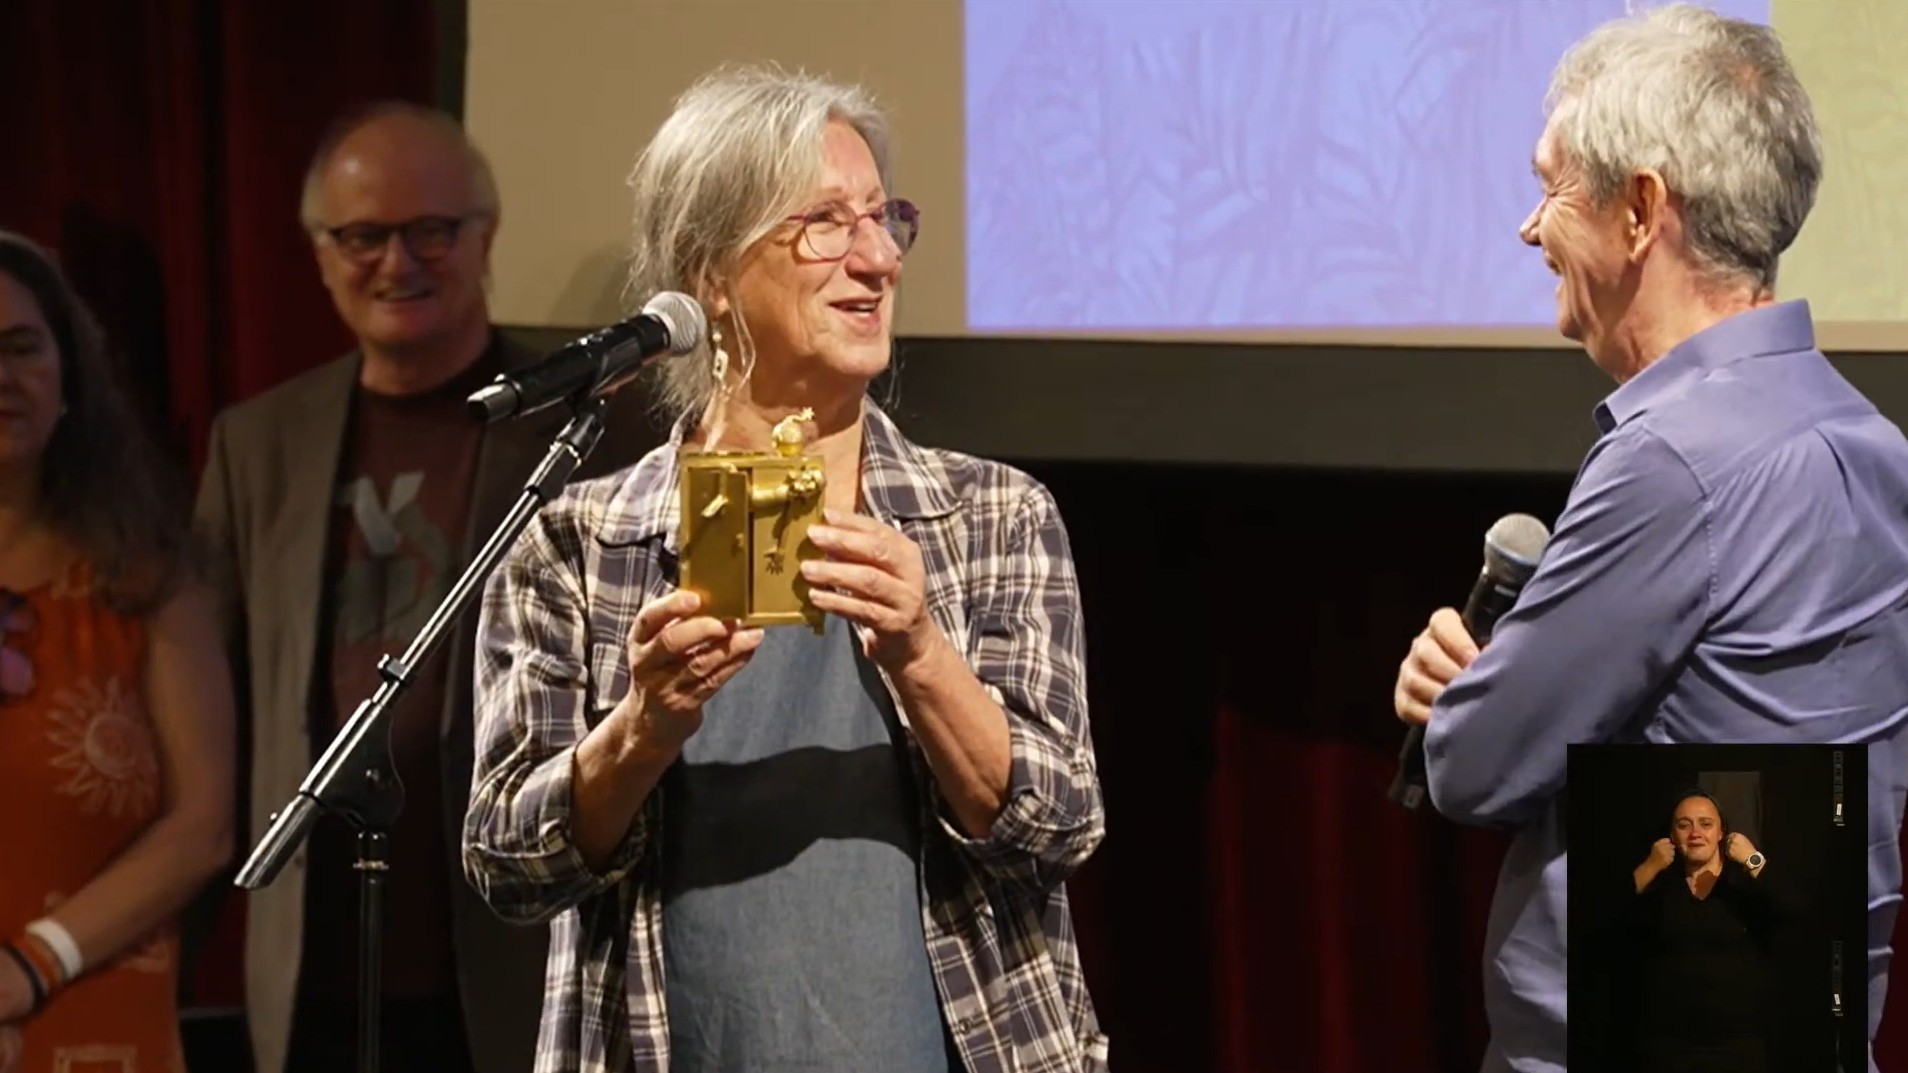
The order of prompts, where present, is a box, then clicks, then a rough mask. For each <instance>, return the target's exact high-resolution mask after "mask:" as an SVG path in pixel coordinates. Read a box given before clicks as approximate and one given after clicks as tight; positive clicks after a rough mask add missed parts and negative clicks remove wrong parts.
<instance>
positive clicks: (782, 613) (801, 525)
mask: <svg viewBox="0 0 1908 1073" xmlns="http://www.w3.org/2000/svg"><path fill="white" fill-rule="evenodd" d="M814 419H815V412H814V411H813V410H808V409H804V410H802V411H800V412H799V413H794V414H790V415H789V416H787V417H785V418H783V419H782V420H780V421H778V422H776V424H775V428H774V430H773V432H772V433H771V439H772V441H773V442H774V444H775V450H774V453H772V454H760V453H755V452H750V451H708V452H702V453H695V454H687V453H685V454H682V455H679V456H678V458H679V461H680V463H681V481H680V484H681V495H682V533H681V537H682V539H681V541H680V546H681V548H682V577H681V587H682V588H684V589H687V590H689V591H690V592H694V593H696V594H697V595H699V596H701V597H702V609H701V613H702V614H705V615H713V616H715V617H717V618H723V619H736V620H739V621H740V622H741V623H742V624H743V625H744V626H792V625H798V624H801V623H807V624H808V626H809V628H811V629H813V630H814V631H815V632H816V633H821V632H822V629H823V620H822V613H821V612H820V611H819V610H817V609H816V607H815V605H814V604H813V603H812V602H810V601H809V599H808V582H807V581H805V580H803V578H802V572H801V569H800V564H801V563H802V562H804V561H806V560H809V559H816V558H820V557H821V551H820V549H818V548H816V547H815V545H814V543H813V542H811V541H810V540H809V539H808V527H809V526H811V525H813V524H815V523H816V522H818V521H820V520H821V513H822V488H823V485H824V481H823V475H822V464H821V459H819V458H815V457H813V456H810V455H804V454H803V453H802V448H803V447H804V446H806V441H807V433H806V431H805V430H804V428H803V426H804V425H806V424H807V423H808V422H810V421H813V420H814Z"/></svg>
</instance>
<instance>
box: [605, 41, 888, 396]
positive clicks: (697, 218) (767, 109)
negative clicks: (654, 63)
mask: <svg viewBox="0 0 1908 1073" xmlns="http://www.w3.org/2000/svg"><path fill="white" fill-rule="evenodd" d="M837 120H838V121H840V122H843V123H846V124H848V125H849V126H850V127H853V128H854V130H855V131H856V132H857V133H859V134H860V135H861V137H862V138H863V140H865V141H866V142H867V143H868V148H869V150H870V151H871V152H872V153H873V154H874V160H875V167H876V169H877V170H878V171H879V172H880V175H881V181H882V184H883V185H884V186H891V185H892V184H891V182H890V177H889V171H888V167H889V133H888V129H889V128H888V117H887V113H886V112H885V111H883V110H882V108H881V107H880V106H879V105H878V104H877V103H876V102H875V100H874V97H873V96H872V95H871V94H869V93H868V92H867V91H866V90H864V89H862V88H861V87H859V86H852V85H843V84H839V83H834V82H829V81H826V80H824V79H821V78H818V77H815V76H813V75H809V74H806V73H803V72H791V71H787V70H784V69H782V68H780V67H777V66H772V65H732V66H725V67H721V68H718V69H717V70H716V71H714V72H712V73H711V74H708V75H706V76H704V77H703V78H702V79H700V80H698V81H697V82H696V83H695V84H694V85H693V86H691V87H690V88H689V89H688V90H687V91H685V92H684V93H683V94H682V96H680V97H678V98H677V99H676V105H675V110H674V111H673V112H671V113H670V116H669V118H668V119H666V120H664V122H663V125H662V126H661V127H660V128H659V129H658V130H657V131H656V135H655V137H654V138H652V139H650V142H649V145H648V146H647V147H646V148H644V149H643V151H642V154H641V155H640V156H638V157H637V158H636V165H635V167H634V168H633V169H632V170H631V171H630V175H629V187H630V190H631V192H632V193H633V194H634V195H635V212H634V218H633V220H632V222H631V228H630V251H629V280H628V284H627V286H626V288H625V290H624V296H625V298H626V299H629V300H632V301H634V302H635V303H637V304H641V303H642V302H644V301H647V300H648V298H649V297H650V296H651V295H653V294H655V293H656V292H657V291H663V290H677V291H682V292H684V293H686V294H688V295H690V296H692V297H694V298H695V299H696V300H697V301H699V302H702V303H703V304H704V306H708V305H709V304H710V303H711V301H712V300H713V297H714V295H715V293H716V291H717V290H718V289H719V288H725V287H731V286H732V284H733V282H734V275H735V270H736V266H737V265H738V264H739V263H740V261H741V259H742V255H743V254H744V253H745V252H746V251H747V250H748V249H749V247H750V246H753V245H754V244H755V243H756V242H757V241H759V240H760V239H761V238H762V237H763V236H765V235H767V234H768V233H769V232H770V231H772V230H774V229H775V227H776V226H778V225H779V224H780V223H781V222H782V220H783V219H784V218H785V217H788V216H790V215H793V214H794V213H796V212H799V211H801V209H802V208H804V207H805V206H804V205H803V201H804V200H805V199H806V198H807V197H808V196H809V193H810V191H811V190H813V189H814V187H815V184H816V183H817V182H818V181H820V178H821V171H822V138H823V135H824V132H825V131H826V130H827V127H828V124H829V123H830V122H832V121H837ZM712 319H713V318H712ZM729 323H730V326H731V328H732V332H731V335H730V336H729V338H727V339H725V340H724V345H725V347H726V348H727V349H728V350H729V352H730V354H731V355H732V356H733V357H734V358H735V360H736V361H737V362H739V363H740V367H741V368H742V369H743V370H747V369H749V368H751V367H752V366H753V364H754V360H755V347H754V343H753V341H752V340H751V339H750V338H749V331H748V326H747V325H746V324H743V323H742V322H741V319H740V318H739V317H733V316H731V317H730V318H729ZM712 355H713V350H712V349H711V345H710V344H709V343H707V342H705V343H704V344H703V346H702V347H701V348H699V349H698V351H697V352H696V353H695V354H692V355H689V356H688V357H686V358H685V359H682V360H677V361H669V362H658V363H656V364H655V365H653V366H652V368H654V369H657V370H659V371H658V372H657V373H656V374H655V376H656V393H655V398H656V400H657V405H658V407H659V408H660V409H661V410H662V411H663V412H664V414H665V415H666V416H667V417H668V418H670V419H671V420H674V419H676V418H679V417H681V416H682V415H684V414H687V413H692V412H695V411H699V410H701V409H702V408H703V407H705V406H706V405H707V404H708V401H709V398H710V396H711V395H713V394H714V392H715V387H716V385H715V380H714V378H713V377H712V376H711V375H710V358H711V357H712Z"/></svg>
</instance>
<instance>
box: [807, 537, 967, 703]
mask: <svg viewBox="0 0 1908 1073" xmlns="http://www.w3.org/2000/svg"><path fill="white" fill-rule="evenodd" d="M824 517H825V518H826V519H827V521H826V523H825V524H821V525H815V526H811V527H810V528H809V530H808V538H809V539H810V540H813V541H814V542H815V546H816V547H818V548H820V549H821V550H822V552H823V553H824V554H826V555H827V556H828V558H826V559H811V560H809V561H808V562H805V563H803V564H802V577H803V578H805V579H806V580H807V581H808V583H809V586H810V593H809V596H810V598H811V599H812V600H814V602H815V606H816V607H817V608H819V609H821V610H823V611H826V612H829V613H830V614H835V615H840V616H841V617H842V618H845V619H847V620H848V621H850V622H854V623H858V624H860V625H862V626H865V627H867V628H868V631H869V637H868V639H867V645H866V650H867V653H868V657H869V658H870V659H872V660H874V661H875V662H876V663H878V664H880V665H881V667H882V668H883V669H884V670H886V671H888V672H889V673H890V674H894V673H898V672H899V671H901V670H902V669H903V668H906V667H908V666H909V665H911V664H912V663H914V661H915V660H917V659H920V658H921V657H922V656H924V655H926V654H927V653H928V652H929V651H930V650H931V649H932V648H933V645H934V641H935V639H936V637H937V636H938V631H937V630H936V628H935V626H934V620H933V619H932V618H931V617H929V616H928V613H927V573H926V570H925V569H924V568H923V566H922V564H921V549H920V548H919V547H917V546H916V545H915V543H914V541H912V540H909V539H908V538H907V537H906V536H905V535H903V534H902V533H901V531H900V530H898V529H895V528H893V527H891V526H888V525H885V524H883V523H882V522H880V521H877V520H876V519H874V518H870V517H868V516H867V515H863V514H848V513H845V512H842V511H838V510H829V511H826V512H825V513H824Z"/></svg>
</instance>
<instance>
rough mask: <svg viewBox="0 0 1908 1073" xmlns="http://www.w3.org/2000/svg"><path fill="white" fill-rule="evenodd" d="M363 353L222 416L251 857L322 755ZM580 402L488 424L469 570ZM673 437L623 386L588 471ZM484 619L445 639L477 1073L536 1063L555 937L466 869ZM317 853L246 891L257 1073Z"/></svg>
mask: <svg viewBox="0 0 1908 1073" xmlns="http://www.w3.org/2000/svg"><path fill="white" fill-rule="evenodd" d="M502 346H503V358H504V367H505V368H517V367H519V366H521V365H522V364H525V363H527V362H530V361H534V360H535V359H536V358H537V357H538V356H539V355H537V354H535V353H534V352H532V351H529V350H528V349H526V348H524V347H522V346H521V345H518V344H516V343H514V342H511V341H509V340H507V339H506V340H505V341H504V342H503V343H502ZM358 366H359V357H358V355H357V354H355V353H354V354H351V355H348V356H346V357H344V358H341V359H339V360H337V361H334V362H331V363H329V364H327V365H324V366H321V367H319V368H317V369H314V370H312V371H310V372H308V373H305V374H303V375H301V376H298V377H296V378H294V379H292V380H290V381H288V382H286V383H284V384H281V385H279V386H278V387H276V388H274V389H272V390H271V391H268V392H266V393H265V394H263V395H260V396H259V397H257V398H255V399H251V400H249V401H247V402H244V403H241V404H239V405H237V406H234V407H232V408H230V409H229V410H227V411H225V412H224V413H222V414H220V415H219V417H218V419H217V420H216V421H215V422H214V423H213V426H212V439H211V447H210V451H209V454H208V458H207V462H206V468H205V472H204V476H203V477H202V478H201V483H200V488H199V501H198V510H197V519H198V523H199V526H200V528H201V530H202V531H203V533H204V535H205V537H206V538H207V540H208V542H209V544H210V545H211V549H212V552H213V554H214V556H215V563H214V566H215V570H216V572H217V573H219V574H220V575H221V581H222V583H223V584H222V587H223V589H224V591H225V593H226V597H227V600H226V610H227V618H226V626H227V636H228V638H229V640H230V643H231V645H232V662H233V668H234V674H235V683H234V686H235V694H236V696H237V697H238V699H239V704H240V710H241V712H242V713H243V714H244V720H243V721H244V723H245V725H246V726H247V728H248V731H249V733H248V735H247V736H248V738H249V741H250V792H249V804H247V803H244V802H242V803H241V809H242V810H243V811H245V812H247V813H248V814H249V821H250V822H249V827H250V839H249V841H248V842H247V843H246V844H245V845H243V846H242V847H241V848H240V853H239V860H240V861H243V860H244V859H245V857H246V856H248V855H249V854H250V853H251V849H252V846H254V845H256V844H257V842H258V840H259V838H261V837H262V836H263V835H264V833H265V829H266V827H267V825H268V824H269V823H270V821H271V816H272V813H273V812H275V811H277V810H279V809H280V808H283V807H284V805H285V804H286V803H287V802H289V801H290V800H291V799H292V797H293V795H295V794H296V793H297V791H298V785H299V783H300V782H301V781H302V780H303V779H304V777H305V774H306V772H307V771H309V770H310V768H311V766H312V763H313V760H314V759H315V753H314V752H313V742H312V739H311V733H310V729H309V726H310V718H309V715H310V711H311V705H312V699H313V672H314V666H313V665H314V663H315V661H316V658H317V653H318V630H319V628H320V627H319V622H318V616H319V613H320V612H319V608H320V602H321V601H320V594H321V592H322V591H323V583H324V579H323V576H322V574H323V570H324V562H325V541H326V537H327V534H328V533H329V531H330V528H331V527H330V525H329V513H330V509H331V500H332V494H333V489H332V485H333V482H334V480H335V479H336V476H335V475H336V471H337V467H338V463H339V455H340V453H341V452H342V450H343V447H344V436H345V431H346V430H345V423H346V420H347V418H348V416H349V412H350V403H351V397H352V392H353V389H354V387H355V385H356V383H357V379H358ZM568 416H569V413H568V410H567V409H566V408H564V407H561V406H558V407H552V408H550V409H549V410H545V411H543V412H542V413H539V414H536V415H533V416H531V417H527V418H520V419H517V420H514V421H509V422H504V423H500V424H498V425H494V426H492V427H490V428H489V429H487V430H486V431H485V433H484V437H483V442H482V446H481V447H480V448H479V453H478V461H477V476H476V483H475V487H474V488H473V489H472V496H471V509H470V517H469V523H468V527H467V529H466V532H465V534H464V544H463V554H462V556H461V557H460V558H459V560H458V569H460V570H461V569H462V568H463V566H464V564H466V563H468V562H469V559H470V556H471V554H472V553H473V552H475V550H476V549H477V548H478V547H479V546H480V544H481V543H482V541H483V540H484V539H485V538H487V537H488V536H489V535H490V534H491V533H492V532H493V531H494V530H495V528H496V527H497V525H498V523H499V522H501V521H502V520H503V517H504V515H505V514H506V513H507V512H508V511H509V509H510V508H511V507H512V506H513V505H514V504H515V503H516V500H517V498H518V496H519V495H520V494H521V493H522V491H523V485H524V483H525V479H526V478H527V477H528V476H529V475H530V472H531V471H532V470H533V469H535V468H536V466H537V463H538V462H540V461H541V460H542V459H543V457H544V453H545V451H546V450H547V448H548V447H549V444H550V442H551V440H552V439H553V438H554V437H555V435H556V433H557V430H558V429H560V428H561V427H562V425H563V423H564V421H565V420H567V418H568ZM660 439H661V437H660V436H659V435H658V434H657V433H656V432H654V431H653V430H652V427H651V425H650V423H649V422H648V421H647V420H646V415H645V414H644V413H643V412H642V399H641V397H640V395H639V393H638V391H636V390H634V389H632V390H627V391H624V392H621V393H619V395H618V396H617V398H616V399H615V400H614V402H613V404H612V406H611V408H610V414H609V418H608V421H607V424H606V431H605V433H604V435H603V438H602V440H601V441H600V442H599V443H598V444H597V446H596V449H595V450H594V451H593V452H592V453H591V455H590V457H589V458H588V459H587V460H585V463H584V465H583V466H582V467H581V468H580V469H579V470H578V472H577V473H576V474H575V475H574V476H573V477H572V478H571V479H572V480H582V479H585V478H588V477H592V476H596V475H600V474H605V473H609V472H612V471H614V470H617V469H620V468H623V467H624V466H628V465H631V464H633V463H635V462H636V461H637V460H639V459H640V458H641V457H642V455H643V453H644V452H645V451H647V450H648V449H649V448H650V447H653V446H654V445H655V444H656V443H658V442H660ZM476 624H477V606H476V602H475V601H474V600H473V601H472V603H471V605H470V606H469V608H468V609H467V610H466V612H465V614H464V616H463V617H462V618H461V619H460V620H459V622H458V624H457V628H456V630H455V631H454V632H453V633H452V634H451V635H450V636H449V637H447V638H446V639H445V641H444V644H445V645H447V646H449V647H450V648H451V650H452V654H451V663H450V667H449V674H450V685H449V688H448V690H447V693H446V697H447V701H446V707H445V711H444V716H443V721H442V733H443V793H444V801H443V812H444V821H445V828H446V830H445V847H446V849H447V850H448V852H449V857H448V859H447V860H446V861H445V862H444V867H445V869H446V871H447V872H448V873H449V875H450V889H451V892H452V893H451V904H450V905H449V906H448V907H447V909H448V911H449V912H450V914H451V919H452V928H453V942H454V944H455V949H456V951H457V976H458V980H457V986H458V991H459V992H460V995H461V997H462V1000H463V1008H464V1019H465V1023H466V1025H467V1026H468V1028H467V1031H468V1034H469V1040H470V1051H471V1054H472V1056H473V1058H474V1060H475V1062H476V1068H477V1070H478V1073H523V1071H524V1070H527V1069H529V1068H530V1066H531V1062H532V1058H533V1055H534V1054H535V1051H536V1036H537V1023H538V1019H539V1015H540V1012H541V1009H542V1003H543V970H544V956H545V952H546V947H547V942H548V937H547V933H546V931H545V930H544V929H542V928H524V927H516V926H512V925H508V924H505V923H503V922H502V921H501V920H500V919H498V918H497V917H496V916H495V915H493V914H492V913H491V912H490V910H489V909H488V908H486V907H485V906H484V904H483V902H482V901H480V900H479V899H478V898H477V896H476V894H475V893H474V892H473V891H472V890H471V889H470V887H469V885H468V884H467V883H466V882H465V880H464V878H463V867H462V864H461V861H460V857H459V851H460V848H461V846H462V843H463V831H462V822H463V817H464V813H465V811H466V809H467V807H468V803H469V798H470V778H471V769H472V766H473V756H472V748H473V747H472V742H471V680H472V666H471V661H472V654H473V652H474V650H475V644H476V640H475V638H476ZM340 699H344V698H340ZM362 699H365V698H354V699H353V700H352V702H353V703H355V701H356V700H362ZM328 822H337V821H328ZM305 857H306V855H305V853H304V851H303V850H300V852H299V853H298V854H297V855H296V856H295V857H294V858H293V859H292V860H291V861H290V862H289V863H288V864H287V866H286V868H285V870H284V871H283V872H282V873H280V875H279V877H278V879H277V880H276V881H275V882H274V883H273V884H272V885H270V886H269V887H266V888H265V889H263V890H258V891H253V892H251V893H250V894H249V895H247V920H246V938H245V999H246V1013H247V1016H248V1020H249V1022H250V1028H251V1035H252V1048H253V1056H254V1062H255V1065H254V1068H255V1070H256V1071H257V1073H282V1070H283V1069H284V1068H285V1058H286V1051H287V1048H288V1047H289V1045H290V1041H291V1028H292V1016H293V1003H294V1002H295V1001H296V999H297V985H298V966H299V958H300V953H301V951H302V949H303V930H304V920H305V916H304V913H305V874H306V873H305V864H306V860H305Z"/></svg>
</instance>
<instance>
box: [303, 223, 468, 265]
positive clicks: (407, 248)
mask: <svg viewBox="0 0 1908 1073" xmlns="http://www.w3.org/2000/svg"><path fill="white" fill-rule="evenodd" d="M490 216H491V213H490V212H489V211H488V210H484V209H479V210H477V211H475V212H465V213H458V214H455V215H445V214H443V213H426V214H425V215H423V216H413V217H411V218H410V219H408V220H401V221H399V222H398V223H394V224H384V223H378V222H376V221H373V220H355V221H353V222H351V223H348V224H339V225H338V226H337V227H324V226H319V227H314V228H312V232H313V233H314V234H320V235H323V236H325V237H326V238H328V239H330V240H331V246H332V248H333V249H335V250H337V251H338V256H340V257H343V258H344V259H345V260H347V261H349V262H351V263H352V264H354V265H358V266H359V267H368V266H370V265H374V264H377V263H378V260H379V259H380V258H382V257H383V256H384V255H385V253H386V252H388V251H389V250H390V248H391V236H392V235H396V236H397V237H398V241H399V242H401V243H403V245H404V252H405V253H407V254H409V255H410V257H411V259H412V260H414V261H417V262H418V263H420V264H434V263H436V262H438V261H441V260H443V259H444V258H446V257H448V256H450V252H451V251H452V250H454V249H456V248H457V241H458V240H459V239H461V238H463V237H464V225H465V224H468V223H470V222H472V221H473V220H487V219H489V218H490ZM420 224H446V225H448V226H449V227H450V242H449V243H448V244H447V245H445V247H444V251H443V252H442V253H437V254H433V255H431V256H428V257H427V256H425V255H423V254H421V253H419V252H417V247H416V246H415V245H413V244H412V243H413V240H412V237H411V234H410V230H411V229H412V228H414V227H417V226H418V225H420ZM367 227H368V228H376V229H377V230H378V231H380V232H382V239H381V241H379V242H378V244H377V245H375V246H372V247H369V248H368V249H366V250H365V252H364V253H363V254H354V253H352V252H351V251H350V250H349V249H348V248H347V247H346V246H345V243H344V239H343V238H342V236H343V235H344V233H345V232H347V231H350V230H351V229H353V228H367Z"/></svg>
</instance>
